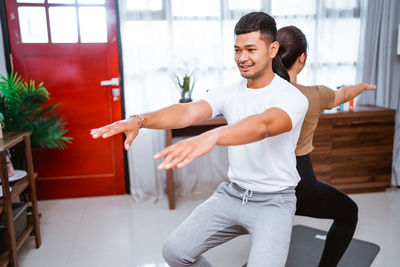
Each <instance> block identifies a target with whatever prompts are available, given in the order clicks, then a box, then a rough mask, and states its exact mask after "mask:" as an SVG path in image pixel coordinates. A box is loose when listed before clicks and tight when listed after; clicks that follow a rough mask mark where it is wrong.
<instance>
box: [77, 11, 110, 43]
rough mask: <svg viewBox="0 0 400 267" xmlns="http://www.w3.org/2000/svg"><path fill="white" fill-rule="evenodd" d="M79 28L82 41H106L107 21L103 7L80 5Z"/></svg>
mask: <svg viewBox="0 0 400 267" xmlns="http://www.w3.org/2000/svg"><path fill="white" fill-rule="evenodd" d="M79 29H80V32H81V42H82V43H106V42H107V21H106V9H105V7H80V8H79Z"/></svg>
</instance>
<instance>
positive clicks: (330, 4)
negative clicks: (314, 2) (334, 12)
mask: <svg viewBox="0 0 400 267" xmlns="http://www.w3.org/2000/svg"><path fill="white" fill-rule="evenodd" d="M325 7H326V8H334V9H353V8H356V7H357V0H325Z"/></svg>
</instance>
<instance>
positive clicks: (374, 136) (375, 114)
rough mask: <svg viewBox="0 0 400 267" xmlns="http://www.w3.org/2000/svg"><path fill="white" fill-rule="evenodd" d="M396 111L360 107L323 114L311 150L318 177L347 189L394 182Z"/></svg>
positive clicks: (368, 188)
mask: <svg viewBox="0 0 400 267" xmlns="http://www.w3.org/2000/svg"><path fill="white" fill-rule="evenodd" d="M394 119H395V111H394V110H391V109H385V108H378V107H372V106H358V107H356V109H355V111H354V112H329V113H323V114H322V115H321V118H320V121H319V124H318V127H317V130H316V132H315V136H314V147H315V150H314V151H313V152H312V153H311V158H312V161H313V165H314V170H315V173H316V175H317V178H318V179H320V180H324V181H326V182H328V183H330V184H332V185H334V186H335V187H337V188H339V189H341V190H343V191H345V192H347V193H356V192H371V191H383V190H385V188H386V187H388V186H390V184H391V172H392V155H393V154H392V153H393V137H394Z"/></svg>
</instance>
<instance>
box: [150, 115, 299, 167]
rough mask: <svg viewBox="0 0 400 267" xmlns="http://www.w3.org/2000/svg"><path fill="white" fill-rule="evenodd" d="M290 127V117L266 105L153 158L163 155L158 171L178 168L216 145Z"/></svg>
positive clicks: (249, 140) (245, 141)
mask: <svg viewBox="0 0 400 267" xmlns="http://www.w3.org/2000/svg"><path fill="white" fill-rule="evenodd" d="M291 129H292V120H291V119H290V117H289V115H288V114H287V113H286V112H285V111H283V110H282V109H280V108H270V109H268V110H266V111H264V112H263V113H260V114H256V115H252V116H249V117H247V118H245V119H243V120H241V121H239V122H237V123H235V124H233V125H229V126H221V127H218V128H215V129H213V130H210V131H207V132H205V133H203V134H201V135H199V136H196V137H192V138H189V139H186V140H183V141H180V142H178V143H176V144H173V145H171V146H169V147H167V148H165V149H164V150H162V151H161V152H159V153H157V154H156V155H155V156H154V158H155V159H159V158H161V157H165V159H164V160H163V162H162V163H161V164H160V165H159V169H160V170H161V169H177V168H182V167H184V166H186V165H188V164H189V163H190V162H192V161H193V160H194V159H195V158H197V157H199V156H202V155H204V154H207V153H208V152H210V151H211V150H212V149H213V148H214V147H215V146H216V145H220V146H234V145H244V144H248V143H252V142H256V141H260V140H262V139H264V138H266V137H270V136H274V135H278V134H281V133H284V132H287V131H290V130H291Z"/></svg>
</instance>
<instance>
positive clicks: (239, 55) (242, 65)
mask: <svg viewBox="0 0 400 267" xmlns="http://www.w3.org/2000/svg"><path fill="white" fill-rule="evenodd" d="M269 47H270V44H269V43H268V44H267V43H266V41H264V40H263V39H261V35H260V32H259V31H255V32H249V33H245V34H239V35H236V36H235V46H234V48H235V62H236V64H237V66H238V68H239V71H240V74H241V75H242V77H243V78H246V79H257V78H259V77H262V76H263V75H264V74H265V73H266V71H267V68H268V67H269V64H270V62H271V60H272V58H271V57H270V53H269Z"/></svg>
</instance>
